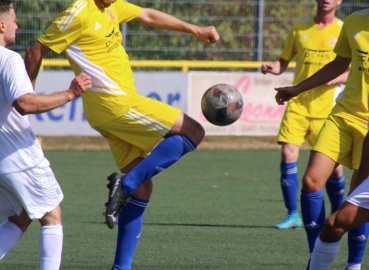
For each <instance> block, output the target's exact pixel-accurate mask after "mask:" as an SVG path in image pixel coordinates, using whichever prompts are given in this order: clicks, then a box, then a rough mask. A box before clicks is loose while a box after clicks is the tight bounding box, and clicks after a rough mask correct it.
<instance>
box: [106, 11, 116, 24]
mask: <svg viewBox="0 0 369 270" xmlns="http://www.w3.org/2000/svg"><path fill="white" fill-rule="evenodd" d="M106 13H108V15H109V17H110V19H111V20H112V21H113V22H114V21H115V17H114V15H113V13H112V12H111V11H110V9H107V10H106Z"/></svg>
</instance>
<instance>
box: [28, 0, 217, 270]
mask: <svg viewBox="0 0 369 270" xmlns="http://www.w3.org/2000/svg"><path fill="white" fill-rule="evenodd" d="M131 20H136V21H138V22H140V23H143V24H145V25H148V26H151V27H156V28H161V29H167V30H175V31H180V32H185V33H190V34H192V35H194V36H196V37H197V38H198V39H199V40H201V41H203V42H205V43H214V42H217V41H218V40H219V35H218V33H217V31H216V29H215V28H214V27H213V26H209V27H199V26H196V25H193V24H189V23H186V22H184V21H182V20H179V19H177V18H175V17H173V16H171V15H169V14H166V13H163V12H160V11H157V10H154V9H149V8H141V7H139V6H136V5H133V4H130V3H127V2H125V1H123V0H74V1H73V2H72V3H71V4H70V6H69V7H68V8H67V9H66V10H65V11H63V12H62V13H61V14H60V15H59V16H58V18H56V19H55V21H54V22H53V23H52V24H51V25H50V26H49V28H48V29H46V31H45V33H44V34H43V35H41V36H40V37H39V39H38V41H37V42H35V43H34V44H33V45H32V46H31V47H30V48H29V49H28V50H27V53H26V56H25V64H26V69H27V72H28V75H29V76H30V78H31V80H32V81H33V82H35V80H36V77H37V74H38V71H39V67H40V64H41V61H42V58H43V57H44V55H46V54H47V53H48V52H49V51H51V50H52V51H54V52H57V53H61V52H63V51H65V52H66V54H67V56H68V60H69V62H70V65H71V67H72V69H73V71H74V72H75V73H76V74H79V73H80V72H84V73H86V74H87V75H89V76H90V77H91V81H92V87H91V88H90V89H89V90H88V91H87V92H85V94H84V96H83V106H84V112H85V115H86V118H87V120H88V122H89V124H90V125H91V126H92V127H93V128H94V129H95V130H97V131H98V132H100V134H101V135H102V136H104V137H105V138H106V139H107V141H108V142H109V146H110V149H111V151H112V154H113V156H114V159H115V162H116V164H117V166H118V168H119V169H120V171H121V173H113V174H112V175H110V176H109V177H108V180H109V184H108V188H109V198H108V202H107V203H106V222H107V224H108V226H109V227H110V228H113V227H114V225H115V219H116V216H117V215H118V213H119V212H120V211H121V212H120V215H119V218H118V219H119V222H118V240H117V248H116V256H115V261H114V265H113V268H112V269H131V262H132V259H133V255H134V252H135V248H136V245H137V242H138V238H139V235H140V231H141V227H142V222H143V214H144V210H145V208H146V206H147V204H148V201H149V199H150V195H151V191H152V181H151V178H152V177H153V176H155V175H156V174H157V173H159V172H160V171H162V170H164V169H166V168H168V167H169V166H171V165H172V164H173V163H175V162H176V161H177V160H179V159H180V158H181V157H182V156H183V155H185V154H186V153H188V152H190V151H192V150H194V149H195V148H196V147H197V145H198V144H199V143H200V142H201V141H202V139H203V138H204V135H205V132H204V129H203V128H202V126H201V125H200V124H199V123H197V122H196V121H195V120H193V119H192V118H190V117H189V116H187V115H186V114H184V113H182V112H181V111H179V110H178V109H176V108H174V107H171V106H169V105H167V104H165V103H162V102H159V101H156V100H153V99H150V98H147V97H144V96H140V95H139V94H138V93H137V91H136V88H135V86H134V77H133V74H132V70H131V67H130V64H129V59H128V55H127V54H126V52H125V50H124V48H123V46H122V34H121V32H120V30H119V24H120V23H124V22H129V21H131ZM163 83H165V82H163ZM149 153H150V155H148V154H149ZM123 206H124V207H123Z"/></svg>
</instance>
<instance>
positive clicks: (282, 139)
mask: <svg viewBox="0 0 369 270" xmlns="http://www.w3.org/2000/svg"><path fill="white" fill-rule="evenodd" d="M308 132H309V119H308V118H307V117H305V116H303V115H299V114H297V113H295V112H291V111H285V113H284V115H283V118H282V121H281V124H280V127H279V132H278V143H290V144H294V145H297V146H298V147H300V146H301V145H302V144H303V143H304V141H305V138H306V136H307V134H308Z"/></svg>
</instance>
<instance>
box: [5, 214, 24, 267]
mask: <svg viewBox="0 0 369 270" xmlns="http://www.w3.org/2000/svg"><path fill="white" fill-rule="evenodd" d="M21 236H22V231H21V229H19V228H18V226H17V225H15V224H14V223H12V222H10V221H7V222H5V223H4V224H3V225H2V226H1V227H0V239H1V241H0V260H1V259H2V258H3V257H4V256H5V255H6V254H7V253H8V252H9V251H10V250H11V249H12V248H13V247H14V246H15V245H16V244H17V243H18V240H19V239H20V237H21Z"/></svg>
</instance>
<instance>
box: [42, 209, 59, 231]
mask: <svg viewBox="0 0 369 270" xmlns="http://www.w3.org/2000/svg"><path fill="white" fill-rule="evenodd" d="M39 221H40V224H41V226H52V225H61V224H62V218H61V208H60V206H59V205H58V206H57V207H55V208H54V209H53V210H52V211H50V212H48V213H46V214H45V215H44V216H43V217H42V218H40V220H39Z"/></svg>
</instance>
